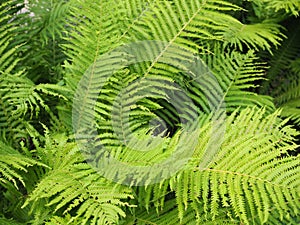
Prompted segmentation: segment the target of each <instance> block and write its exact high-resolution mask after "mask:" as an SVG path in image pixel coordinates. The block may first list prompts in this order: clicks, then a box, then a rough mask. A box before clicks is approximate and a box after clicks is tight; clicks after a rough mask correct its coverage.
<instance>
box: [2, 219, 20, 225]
mask: <svg viewBox="0 0 300 225" xmlns="http://www.w3.org/2000/svg"><path fill="white" fill-rule="evenodd" d="M0 223H1V224H5V225H22V224H23V223H19V222H17V221H15V220H13V219H6V218H3V217H2V218H1V217H0Z"/></svg>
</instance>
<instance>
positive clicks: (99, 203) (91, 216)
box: [24, 164, 132, 224]
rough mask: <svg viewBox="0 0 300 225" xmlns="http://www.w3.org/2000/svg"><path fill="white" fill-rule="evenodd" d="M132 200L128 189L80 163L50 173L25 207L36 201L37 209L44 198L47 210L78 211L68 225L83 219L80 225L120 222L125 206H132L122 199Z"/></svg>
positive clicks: (34, 205) (34, 204)
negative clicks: (49, 208)
mask: <svg viewBox="0 0 300 225" xmlns="http://www.w3.org/2000/svg"><path fill="white" fill-rule="evenodd" d="M66 175H67V176H66ZM131 197H132V195H131V190H130V189H129V188H127V187H122V186H120V185H116V184H112V183H109V182H108V181H107V180H105V179H103V178H101V177H100V175H99V174H97V173H96V172H95V171H94V170H93V169H91V168H90V166H88V165H87V164H77V165H70V166H66V167H63V168H59V169H56V170H53V171H50V172H49V173H48V175H47V176H46V177H45V178H44V179H43V180H41V182H40V183H39V184H38V186H37V188H36V189H35V190H34V191H33V192H32V194H31V196H30V197H29V198H28V199H27V201H26V203H25V205H24V207H25V206H26V205H27V204H28V203H29V202H33V208H32V209H34V208H35V207H37V206H38V205H37V203H38V202H40V201H41V200H43V199H45V200H46V202H47V203H46V208H47V207H51V208H53V209H54V212H57V211H58V210H63V212H64V213H68V212H71V211H74V210H75V212H76V216H74V217H72V218H70V220H69V221H68V223H72V221H73V220H75V221H76V220H80V222H81V224H98V223H99V221H101V223H102V224H106V223H117V221H118V220H119V217H120V216H122V217H124V216H125V214H124V211H123V210H122V207H123V206H129V205H128V204H127V203H125V202H122V199H127V198H131Z"/></svg>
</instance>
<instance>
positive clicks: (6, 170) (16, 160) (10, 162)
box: [0, 141, 45, 189]
mask: <svg viewBox="0 0 300 225" xmlns="http://www.w3.org/2000/svg"><path fill="white" fill-rule="evenodd" d="M0 156H1V157H0V175H1V176H0V185H3V184H6V183H7V182H11V183H13V184H14V186H15V187H16V188H17V189H18V187H19V182H20V183H21V184H22V185H23V186H24V187H25V186H26V184H25V181H24V177H23V175H22V172H25V173H27V172H28V168H29V167H32V166H35V165H38V166H45V165H44V164H42V163H40V162H38V161H37V160H34V159H32V158H29V157H26V156H24V155H22V154H20V153H19V152H18V151H16V150H14V149H13V148H11V147H10V146H8V145H6V144H4V143H3V142H1V141H0Z"/></svg>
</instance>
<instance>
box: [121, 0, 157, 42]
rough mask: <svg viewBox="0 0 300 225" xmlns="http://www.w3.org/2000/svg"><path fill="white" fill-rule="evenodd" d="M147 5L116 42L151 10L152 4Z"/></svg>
mask: <svg viewBox="0 0 300 225" xmlns="http://www.w3.org/2000/svg"><path fill="white" fill-rule="evenodd" d="M153 2H156V0H154V1H153ZM153 2H151V3H149V5H148V6H147V7H146V8H145V9H144V10H143V11H142V12H141V13H140V15H139V16H137V17H136V18H135V19H134V20H133V21H132V23H130V24H129V25H128V26H127V29H126V30H125V31H124V32H123V34H122V35H121V36H120V37H119V38H118V39H117V41H116V42H118V43H119V42H120V41H121V40H122V39H123V38H124V37H125V36H126V34H127V33H128V32H129V31H130V30H131V29H132V27H133V26H134V25H135V24H137V22H138V21H139V20H140V19H141V18H142V17H143V16H144V15H145V13H146V12H147V11H148V10H149V9H150V8H151V6H152V3H153Z"/></svg>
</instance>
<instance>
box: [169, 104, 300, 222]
mask: <svg viewBox="0 0 300 225" xmlns="http://www.w3.org/2000/svg"><path fill="white" fill-rule="evenodd" d="M236 113H237V112H236ZM227 122H228V123H227V132H226V134H225V137H224V141H223V143H222V146H221V148H220V151H219V152H218V154H217V155H216V156H215V158H214V160H213V161H212V162H211V163H210V164H209V166H207V167H206V168H204V169H201V168H200V169H199V168H197V167H195V168H194V169H191V170H189V171H183V172H181V173H179V174H178V176H177V177H175V178H172V179H171V180H170V182H171V183H170V184H171V187H173V189H174V191H175V192H176V196H177V197H176V198H177V199H178V201H177V203H178V204H180V205H181V206H180V207H179V206H178V209H179V210H181V212H180V211H179V215H181V218H183V214H184V209H185V205H188V204H191V203H190V202H192V203H193V204H196V205H198V204H199V202H202V203H203V207H204V212H205V213H206V214H211V215H212V216H213V218H217V216H218V214H219V210H220V208H221V207H222V208H223V207H225V208H228V209H229V210H230V209H231V208H232V209H233V212H234V216H236V217H238V218H239V219H240V220H241V221H243V223H246V224H250V223H251V221H250V217H256V218H257V220H258V221H259V222H257V223H259V224H263V223H267V221H268V218H269V217H270V216H271V214H272V215H273V214H274V213H275V211H276V214H278V215H280V216H279V220H284V219H287V218H289V216H294V217H295V216H296V215H297V214H298V213H299V210H300V209H299V205H300V204H299V201H300V198H299V188H300V186H299V175H298V174H299V170H300V168H299V160H300V159H299V156H295V157H294V156H288V154H289V153H288V151H294V150H295V149H296V148H297V147H298V146H297V145H296V144H295V143H294V140H295V138H294V137H295V136H296V135H298V132H296V130H294V129H292V128H291V127H289V126H285V123H286V122H287V121H280V119H279V113H278V112H276V113H274V114H270V115H269V116H267V117H265V118H264V112H263V111H261V110H259V111H256V110H253V109H247V110H243V111H241V112H240V113H237V115H235V114H233V115H232V116H230V117H229V118H228V121H227ZM203 135H204V136H200V137H202V138H201V139H200V140H201V142H204V143H207V141H205V139H206V138H208V137H206V135H207V134H203ZM209 138H210V137H209ZM199 147H200V148H201V149H202V148H203V147H204V149H205V148H206V146H205V145H203V144H201V145H199ZM198 150H200V149H198ZM207 151H209V149H208V150H207ZM195 154H196V155H197V156H199V158H198V157H197V158H198V160H199V161H198V162H201V157H203V156H204V155H205V154H208V153H207V152H204V153H202V154H201V153H200V152H198V153H197V150H196V153H195ZM201 155H202V156H201ZM195 163H196V162H195ZM195 166H196V164H195ZM183 177H186V179H185V178H183ZM182 182H183V183H182ZM195 184H197V186H195ZM177 187H181V188H179V189H178V188H177ZM195 187H198V188H199V189H195ZM187 192H188V193H194V194H190V195H189V197H188V198H186V197H184V196H185V195H186V193H187ZM196 193H197V194H196ZM195 196H197V197H195ZM209 196H210V197H209ZM274 205H275V206H276V209H274V210H275V211H274V210H273V208H272V207H273V206H274ZM271 208H272V211H271ZM271 217H272V216H271ZM253 222H254V221H253ZM254 224H256V223H254Z"/></svg>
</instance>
